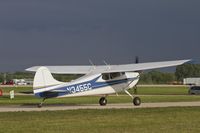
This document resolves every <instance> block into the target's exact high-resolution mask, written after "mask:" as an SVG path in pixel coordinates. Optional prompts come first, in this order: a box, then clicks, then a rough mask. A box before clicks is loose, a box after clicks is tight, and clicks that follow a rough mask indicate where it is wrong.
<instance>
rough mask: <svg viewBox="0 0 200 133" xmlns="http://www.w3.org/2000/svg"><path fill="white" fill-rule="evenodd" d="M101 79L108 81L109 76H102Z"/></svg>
mask: <svg viewBox="0 0 200 133" xmlns="http://www.w3.org/2000/svg"><path fill="white" fill-rule="evenodd" d="M102 79H104V80H109V79H110V75H109V74H103V75H102Z"/></svg>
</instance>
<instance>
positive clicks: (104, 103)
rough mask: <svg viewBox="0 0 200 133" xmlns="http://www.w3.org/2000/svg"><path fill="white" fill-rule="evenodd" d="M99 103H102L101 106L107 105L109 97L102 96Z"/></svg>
mask: <svg viewBox="0 0 200 133" xmlns="http://www.w3.org/2000/svg"><path fill="white" fill-rule="evenodd" d="M99 104H100V105H101V106H105V105H106V104H107V99H106V97H101V98H100V99H99Z"/></svg>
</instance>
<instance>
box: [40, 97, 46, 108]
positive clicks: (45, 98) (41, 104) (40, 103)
mask: <svg viewBox="0 0 200 133" xmlns="http://www.w3.org/2000/svg"><path fill="white" fill-rule="evenodd" d="M45 99H46V98H43V100H42V102H41V103H40V104H38V108H41V107H42V104H43V103H44V101H45Z"/></svg>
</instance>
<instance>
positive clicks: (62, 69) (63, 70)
mask: <svg viewBox="0 0 200 133" xmlns="http://www.w3.org/2000/svg"><path fill="white" fill-rule="evenodd" d="M189 61H190V60H175V61H162V62H149V63H138V64H125V65H100V66H45V67H47V68H48V69H49V70H50V72H51V73H55V74H88V73H112V72H133V71H141V70H149V69H156V68H163V67H171V66H178V65H181V64H184V63H186V62H189ZM39 67H41V66H34V67H31V68H28V69H26V71H32V72H35V71H37V69H38V68H39Z"/></svg>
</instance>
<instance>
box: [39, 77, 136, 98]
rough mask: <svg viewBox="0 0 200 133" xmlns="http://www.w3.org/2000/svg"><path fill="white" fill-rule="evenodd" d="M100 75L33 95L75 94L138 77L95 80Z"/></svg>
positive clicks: (55, 95)
mask: <svg viewBox="0 0 200 133" xmlns="http://www.w3.org/2000/svg"><path fill="white" fill-rule="evenodd" d="M100 77H101V76H98V77H97V78H95V79H93V80H90V81H87V82H82V83H79V84H74V85H69V86H64V87H61V88H56V89H53V90H50V91H47V92H39V93H35V95H36V96H37V97H57V96H63V95H68V94H75V93H79V92H84V91H89V90H94V89H98V88H102V87H107V86H111V85H117V84H122V83H126V82H128V81H134V80H135V79H138V77H135V78H125V79H120V80H113V81H107V82H97V80H98V79H99V78H100ZM48 92H49V93H48ZM50 94H51V95H50Z"/></svg>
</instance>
